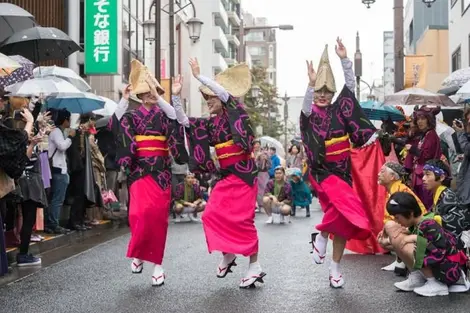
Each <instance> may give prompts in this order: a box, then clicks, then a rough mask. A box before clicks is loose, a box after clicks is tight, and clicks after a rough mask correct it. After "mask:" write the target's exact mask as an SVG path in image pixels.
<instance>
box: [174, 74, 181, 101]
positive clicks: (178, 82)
mask: <svg viewBox="0 0 470 313" xmlns="http://www.w3.org/2000/svg"><path fill="white" fill-rule="evenodd" d="M172 80H173V83H172V87H171V91H172V93H173V95H175V96H179V95H180V94H181V89H183V76H181V75H178V76H176V77H173V78H172Z"/></svg>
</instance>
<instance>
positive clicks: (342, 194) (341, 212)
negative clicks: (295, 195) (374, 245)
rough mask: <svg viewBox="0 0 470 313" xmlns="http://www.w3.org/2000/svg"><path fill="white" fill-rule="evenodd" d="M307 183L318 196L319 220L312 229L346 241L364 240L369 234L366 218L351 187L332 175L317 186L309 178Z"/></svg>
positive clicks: (316, 183) (314, 181)
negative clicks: (321, 216)
mask: <svg viewBox="0 0 470 313" xmlns="http://www.w3.org/2000/svg"><path fill="white" fill-rule="evenodd" d="M310 183H311V184H312V186H313V187H314V188H315V190H316V191H317V194H318V200H319V201H320V205H321V207H322V210H323V212H324V213H325V214H324V215H323V220H322V222H321V224H319V225H317V226H316V228H317V229H318V230H319V231H325V232H328V233H330V234H335V235H338V236H341V237H343V238H345V239H347V240H350V239H358V240H365V239H367V238H369V236H370V235H371V230H370V226H369V219H368V217H367V215H366V212H365V210H364V208H363V206H362V203H361V200H360V199H359V197H358V196H357V195H356V193H355V192H354V190H353V189H352V188H351V186H349V185H348V183H346V182H345V181H344V180H342V179H341V178H339V177H338V176H336V175H330V176H328V177H327V178H326V179H325V180H323V181H322V182H321V183H320V184H318V182H317V181H316V180H315V179H314V178H313V177H312V176H311V175H310Z"/></svg>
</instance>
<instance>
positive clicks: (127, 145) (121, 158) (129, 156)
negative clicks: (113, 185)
mask: <svg viewBox="0 0 470 313" xmlns="http://www.w3.org/2000/svg"><path fill="white" fill-rule="evenodd" d="M119 126H120V128H119V130H120V132H119V134H118V136H117V138H116V141H117V151H116V159H117V163H118V164H119V166H122V167H124V168H125V169H126V170H128V169H129V168H130V166H131V164H132V161H133V160H134V157H135V152H136V142H135V140H134V137H135V131H134V123H133V121H132V115H131V114H130V113H127V114H124V116H123V117H122V118H121V120H120V121H119Z"/></svg>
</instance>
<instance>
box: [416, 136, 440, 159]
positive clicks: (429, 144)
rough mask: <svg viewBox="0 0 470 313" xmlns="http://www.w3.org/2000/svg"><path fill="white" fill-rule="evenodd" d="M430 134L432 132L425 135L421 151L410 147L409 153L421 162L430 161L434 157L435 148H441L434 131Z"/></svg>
mask: <svg viewBox="0 0 470 313" xmlns="http://www.w3.org/2000/svg"><path fill="white" fill-rule="evenodd" d="M431 132H434V134H428V135H426V138H425V139H424V142H423V145H422V146H421V149H418V146H417V145H413V146H412V147H411V149H410V153H411V154H412V155H414V156H417V157H419V158H421V159H422V160H430V159H432V158H433V157H434V154H435V151H436V147H439V148H440V146H441V140H440V139H439V137H438V136H437V134H436V133H435V131H433V130H431Z"/></svg>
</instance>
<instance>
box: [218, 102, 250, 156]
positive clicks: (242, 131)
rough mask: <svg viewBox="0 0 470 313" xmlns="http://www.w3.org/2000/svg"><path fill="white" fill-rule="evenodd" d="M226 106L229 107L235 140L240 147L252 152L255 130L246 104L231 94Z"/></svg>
mask: <svg viewBox="0 0 470 313" xmlns="http://www.w3.org/2000/svg"><path fill="white" fill-rule="evenodd" d="M225 108H226V109H227V114H228V119H229V122H230V132H231V133H232V138H233V141H234V142H235V144H236V145H238V146H239V147H240V148H242V149H243V150H245V151H246V152H248V153H251V152H252V151H253V140H255V132H254V131H253V128H252V125H251V121H250V116H249V115H248V113H247V112H246V109H245V106H244V105H243V103H241V102H240V101H237V99H235V98H234V97H232V96H231V95H229V97H228V99H227V101H226V103H225Z"/></svg>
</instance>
